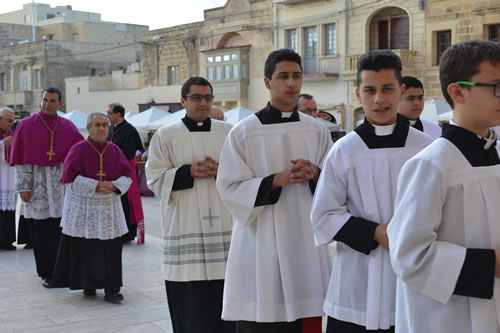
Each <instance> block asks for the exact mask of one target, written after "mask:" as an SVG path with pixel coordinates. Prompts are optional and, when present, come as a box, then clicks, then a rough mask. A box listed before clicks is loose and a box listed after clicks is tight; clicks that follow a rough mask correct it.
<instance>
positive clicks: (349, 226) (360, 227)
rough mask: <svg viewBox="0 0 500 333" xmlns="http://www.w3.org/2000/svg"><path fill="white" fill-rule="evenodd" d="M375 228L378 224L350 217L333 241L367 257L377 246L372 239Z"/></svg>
mask: <svg viewBox="0 0 500 333" xmlns="http://www.w3.org/2000/svg"><path fill="white" fill-rule="evenodd" d="M377 227H378V223H375V222H372V221H368V220H365V219H363V218H361V217H354V216H351V218H350V219H349V220H347V222H346V223H345V224H344V225H343V226H342V228H340V230H339V232H337V234H336V235H335V237H333V239H334V240H336V241H337V242H342V243H344V244H346V245H347V246H349V247H350V248H352V249H353V250H356V251H359V252H361V253H364V254H366V255H368V254H370V252H371V251H372V250H375V249H376V248H377V246H378V242H377V241H376V240H374V239H373V236H374V235H375V229H377Z"/></svg>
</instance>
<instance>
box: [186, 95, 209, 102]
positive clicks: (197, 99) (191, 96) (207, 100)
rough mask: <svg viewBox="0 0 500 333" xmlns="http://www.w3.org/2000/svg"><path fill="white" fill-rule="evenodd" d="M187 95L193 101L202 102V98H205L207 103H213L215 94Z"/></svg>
mask: <svg viewBox="0 0 500 333" xmlns="http://www.w3.org/2000/svg"><path fill="white" fill-rule="evenodd" d="M186 97H189V98H191V99H192V100H193V102H201V100H202V99H204V100H205V101H206V102H207V103H212V101H213V100H214V95H200V94H192V95H186Z"/></svg>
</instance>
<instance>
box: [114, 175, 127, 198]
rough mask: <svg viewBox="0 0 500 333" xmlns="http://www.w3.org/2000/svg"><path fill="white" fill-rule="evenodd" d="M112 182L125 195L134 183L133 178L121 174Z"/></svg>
mask: <svg viewBox="0 0 500 333" xmlns="http://www.w3.org/2000/svg"><path fill="white" fill-rule="evenodd" d="M112 183H113V185H115V186H116V187H117V188H118V190H119V191H120V192H121V194H122V195H123V194H125V193H126V192H127V191H128V189H129V188H130V185H132V178H130V177H125V176H121V177H120V178H118V179H116V180H113V181H112Z"/></svg>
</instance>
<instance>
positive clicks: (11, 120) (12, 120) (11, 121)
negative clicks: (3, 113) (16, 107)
mask: <svg viewBox="0 0 500 333" xmlns="http://www.w3.org/2000/svg"><path fill="white" fill-rule="evenodd" d="M0 119H5V118H3V117H0ZM5 120H6V121H7V122H8V123H10V124H12V123H13V122H14V119H5Z"/></svg>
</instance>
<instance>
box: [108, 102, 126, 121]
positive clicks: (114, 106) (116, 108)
mask: <svg viewBox="0 0 500 333" xmlns="http://www.w3.org/2000/svg"><path fill="white" fill-rule="evenodd" d="M109 107H110V108H111V111H112V112H113V113H119V114H120V115H121V117H122V118H125V108H124V107H123V105H121V104H120V103H111V104H110V105H109Z"/></svg>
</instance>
